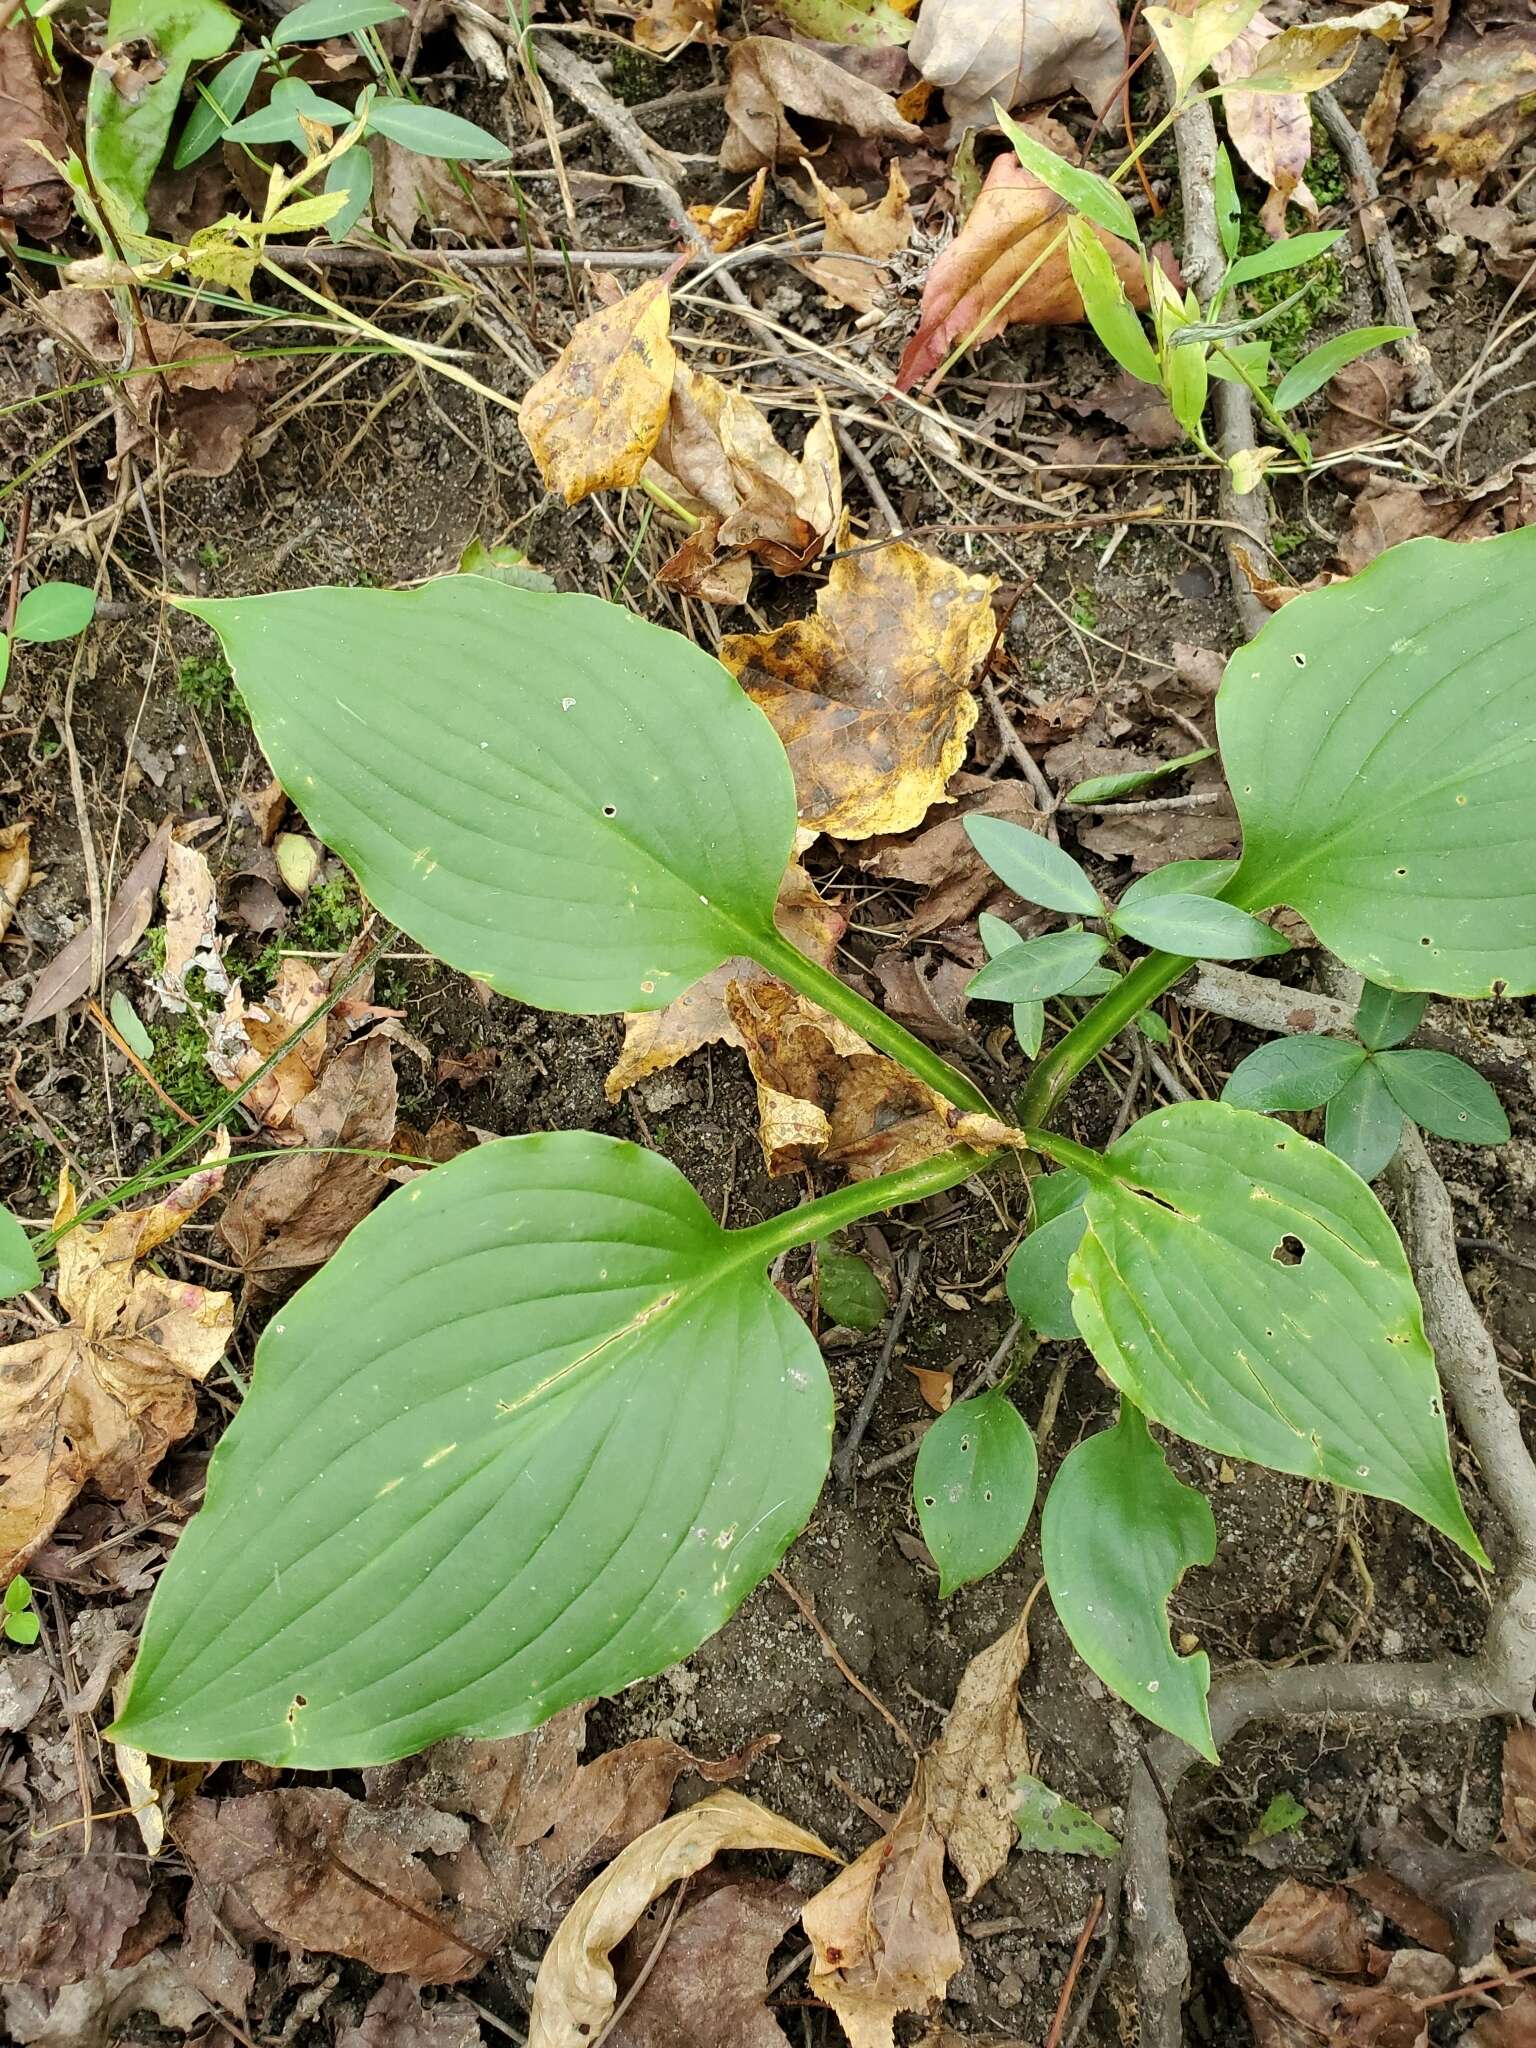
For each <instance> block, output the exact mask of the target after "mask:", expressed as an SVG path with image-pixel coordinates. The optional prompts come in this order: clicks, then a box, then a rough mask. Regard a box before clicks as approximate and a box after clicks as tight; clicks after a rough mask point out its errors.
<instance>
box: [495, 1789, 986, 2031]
mask: <svg viewBox="0 0 1536 2048" xmlns="http://www.w3.org/2000/svg"><path fill="white" fill-rule="evenodd" d="M722 1849H782V1850H785V1851H787V1852H788V1853H790V1854H791V1855H797V1856H822V1857H825V1858H826V1859H827V1861H828V1862H833V1863H835V1862H836V1861H837V1856H836V1853H835V1851H833V1850H831V1849H829V1848H828V1847H827V1845H826V1843H825V1842H823V1841H820V1840H819V1839H818V1838H817V1837H816V1836H815V1835H813V1834H809V1833H808V1832H807V1831H806V1830H805V1829H804V1828H797V1827H795V1826H794V1825H793V1824H792V1823H791V1822H790V1821H787V1820H783V1819H781V1818H780V1816H779V1815H778V1814H776V1813H770V1812H769V1811H768V1809H767V1808H766V1807H764V1806H759V1805H758V1804H757V1803H756V1801H755V1800H751V1799H745V1798H743V1797H742V1795H741V1794H740V1793H739V1792H715V1793H712V1794H711V1795H710V1796H709V1797H708V1798H707V1799H701V1800H700V1801H699V1803H698V1804H697V1805H696V1806H691V1807H689V1808H688V1810H687V1811H686V1812H685V1813H679V1814H674V1815H673V1816H672V1818H671V1819H670V1820H664V1821H662V1822H661V1823H660V1824H659V1825H658V1826H656V1827H653V1828H650V1829H648V1830H647V1831H646V1833H645V1834H643V1835H641V1836H640V1837H639V1838H638V1839H637V1840H636V1841H633V1842H631V1843H630V1845H629V1847H628V1848H627V1849H624V1850H621V1852H620V1853H619V1854H618V1855H617V1856H616V1857H615V1858H614V1860H613V1861H612V1863H610V1864H609V1865H608V1868H607V1869H606V1870H605V1871H603V1872H602V1874H601V1876H599V1877H597V1878H595V1879H594V1880H593V1882H592V1883H591V1884H589V1885H588V1886H587V1888H586V1890H585V1891H584V1892H583V1893H582V1895H581V1897H580V1898H579V1899H578V1900H577V1901H576V1904H575V1905H574V1906H573V1907H572V1909H571V1911H570V1913H569V1914H568V1915H567V1917H566V1919H565V1920H564V1922H563V1923H562V1925H561V1927H560V1929H559V1932H558V1933H557V1934H556V1935H555V1938H554V1940H553V1941H552V1942H551V1943H550V1945H549V1947H548V1948H547V1949H546V1950H545V1952H544V1960H543V1962H542V1963H541V1964H540V1965H539V1974H538V1979H537V1982H536V1983H535V1985H534V1989H533V2006H532V2010H531V2012H530V2014H529V2024H528V2048H586V2044H587V2043H589V2042H590V2041H591V2040H592V2039H593V2038H594V2036H595V2035H596V2034H597V2033H598V2032H599V2030H600V2029H601V2028H602V2027H603V2026H604V2025H605V2024H606V2022H607V2020H608V2018H609V2016H610V2015H611V2014H612V2012H613V2008H614V2004H615V2002H616V1999H617V1990H618V1987H617V1985H616V1982H615V1979H614V1973H613V1965H612V1963H611V1961H610V1960H609V1958H610V1956H611V1954H612V1952H613V1950H614V1949H615V1948H616V1947H617V1946H618V1944H619V1942H621V1941H622V1940H623V1938H624V1936H625V1935H626V1934H628V1933H629V1931H630V1929H631V1928H632V1927H633V1926H634V1925H635V1923H636V1922H637V1921H638V1920H639V1918H640V1915H641V1914H642V1913H643V1912H644V1911H645V1909H646V1907H647V1906H648V1905H650V1903H651V1901H652V1900H653V1899H655V1898H659V1897H660V1895H661V1893H662V1892H664V1891H665V1890H666V1889H667V1887H668V1886H669V1885H673V1884H676V1883H677V1881H678V1879H679V1878H683V1877H687V1876H690V1875H691V1874H692V1873H693V1872H694V1871H697V1870H702V1869H703V1868H704V1866H705V1865H706V1864H707V1863H709V1862H710V1861H711V1860H712V1859H713V1858H714V1857H715V1856H716V1855H718V1854H719V1852H720V1851H721V1850H722ZM957 1960H958V1958H957Z"/></svg>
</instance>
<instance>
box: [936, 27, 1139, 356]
mask: <svg viewBox="0 0 1536 2048" xmlns="http://www.w3.org/2000/svg"><path fill="white" fill-rule="evenodd" d="M1117 47H1118V31H1117ZM1023 125H1024V126H1025V127H1026V128H1027V129H1028V130H1029V131H1030V133H1031V134H1033V135H1036V136H1038V137H1039V139H1040V140H1041V141H1042V142H1044V143H1046V144H1047V145H1048V146H1049V147H1050V148H1052V149H1054V150H1056V151H1057V152H1058V154H1060V155H1063V156H1066V157H1069V158H1075V157H1076V154H1077V150H1076V145H1075V144H1074V143H1073V141H1072V138H1071V137H1070V136H1069V135H1068V134H1067V132H1066V130H1065V129H1064V128H1062V127H1061V125H1060V123H1059V122H1056V121H1052V120H1051V119H1049V117H1047V116H1044V115H1038V116H1036V117H1034V118H1033V119H1031V120H1029V121H1026V122H1025V123H1024V124H1023ZM1065 224H1066V209H1065V207H1064V206H1063V204H1062V202H1061V200H1059V199H1058V198H1057V196H1056V194H1055V193H1054V192H1053V191H1051V189H1050V187H1049V186H1048V185H1044V184H1042V183H1041V181H1040V180H1039V179H1038V178H1037V177H1036V176H1035V175H1034V173H1033V172H1032V171H1027V170H1026V169H1025V168H1024V166H1023V164H1021V163H1020V161H1019V159H1018V158H1017V157H1016V156H1015V155H1014V154H1013V152H1012V151H1011V150H1009V151H1007V152H1006V153H1005V154H1004V155H1002V156H1000V157H998V158H997V160H996V162H995V163H994V164H993V165H992V168H991V169H990V170H989V171H988V172H987V178H986V183H985V184H984V185H983V186H982V188H981V195H980V197H979V198H978V199H977V201H976V204H975V205H974V206H973V207H972V208H971V210H970V212H969V214H967V216H966V220H965V225H964V226H963V227H962V228H961V230H960V232H959V234H958V235H956V237H955V239H954V240H953V241H952V242H951V243H950V245H949V247H948V248H947V249H945V250H944V252H943V254H942V255H941V256H939V257H938V258H937V260H936V261H935V263H934V265H933V268H932V269H931V270H930V271H929V273H928V275H927V277H926V279H925V280H924V282H923V298H922V307H921V310H920V313H919V316H918V323H917V332H916V333H915V334H914V335H913V337H912V339H911V340H910V341H909V342H908V343H907V346H906V349H905V351H904V353H903V355H902V358H901V363H900V365H899V367H898V369H897V372H896V388H897V389H898V390H899V391H910V390H911V388H912V386H913V385H914V384H916V383H918V382H919V380H920V379H922V378H924V377H926V376H928V375H929V374H930V373H931V372H932V371H933V370H935V369H937V368H938V366H939V364H940V363H942V362H943V360H944V358H945V357H946V356H947V355H948V354H949V352H950V350H951V349H952V348H953V347H954V346H955V345H956V343H957V342H960V341H962V340H963V339H964V338H965V336H966V335H968V334H969V333H970V332H971V330H972V328H974V327H978V326H980V332H979V333H978V334H977V336H976V340H977V343H978V344H979V343H981V342H983V341H990V340H992V339H993V337H994V336H996V335H999V334H1001V333H1002V331H1003V329H1004V328H1005V327H1010V326H1013V325H1015V324H1022V325H1024V326H1029V327H1055V326H1073V325H1076V324H1078V323H1079V322H1081V321H1082V319H1083V317H1084V315H1083V301H1082V296H1081V294H1080V293H1079V291H1078V289H1077V286H1076V285H1075V284H1074V283H1073V281H1072V270H1071V266H1070V264H1069V262H1068V260H1067V245H1066V242H1065V240H1063V241H1062V243H1061V246H1060V247H1059V248H1058V249H1056V250H1055V251H1054V252H1053V253H1052V254H1051V255H1050V256H1048V257H1046V258H1045V260H1044V261H1043V262H1040V267H1039V268H1038V269H1037V270H1036V271H1035V272H1034V275H1033V276H1032V277H1031V278H1030V280H1029V282H1028V284H1026V285H1024V286H1023V287H1022V288H1021V289H1020V290H1018V291H1014V292H1013V296H1012V298H1010V299H1009V300H1008V303H1007V304H1006V305H1005V306H1003V308H1002V311H1001V312H998V313H995V314H994V313H993V308H994V307H996V306H998V305H999V304H1000V302H1001V301H1002V300H1003V299H1004V298H1005V297H1006V295H1007V294H1008V293H1009V292H1010V291H1012V289H1013V287H1014V286H1015V285H1016V284H1017V283H1018V281H1019V279H1020V278H1021V277H1023V276H1024V274H1025V272H1026V271H1028V270H1029V269H1030V267H1031V265H1033V264H1035V263H1036V262H1039V259H1040V257H1041V255H1042V252H1043V251H1044V250H1045V249H1046V248H1047V247H1049V245H1050V243H1051V242H1052V241H1053V240H1054V239H1055V238H1056V237H1057V236H1058V235H1060V234H1061V232H1062V229H1063V227H1064V226H1065ZM1094 233H1095V234H1096V235H1097V236H1098V238H1099V240H1100V241H1101V242H1102V243H1103V244H1104V247H1105V248H1106V249H1107V250H1108V251H1109V253H1110V256H1111V258H1112V259H1113V261H1114V265H1115V269H1116V271H1117V273H1118V274H1119V277H1120V282H1121V283H1122V284H1123V285H1124V286H1125V291H1126V296H1127V297H1128V298H1129V299H1130V301H1131V304H1132V305H1133V306H1137V307H1141V308H1145V306H1146V304H1147V287H1146V280H1145V278H1144V276H1143V274H1142V267H1141V258H1140V256H1139V255H1138V254H1137V252H1136V251H1135V250H1134V249H1133V248H1132V247H1131V246H1130V244H1129V243H1128V242H1122V241H1121V240H1120V238H1119V237H1118V236H1117V235H1112V234H1110V232H1109V231H1108V229H1107V228H1098V227H1096V228H1095V229H1094ZM989 315H990V316H991V317H990V318H989V317H988V316H989ZM982 322H985V325H981V323H982Z"/></svg>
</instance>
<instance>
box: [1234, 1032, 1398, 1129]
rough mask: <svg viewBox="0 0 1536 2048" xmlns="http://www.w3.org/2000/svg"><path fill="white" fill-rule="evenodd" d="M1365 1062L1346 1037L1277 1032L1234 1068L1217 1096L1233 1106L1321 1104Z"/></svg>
mask: <svg viewBox="0 0 1536 2048" xmlns="http://www.w3.org/2000/svg"><path fill="white" fill-rule="evenodd" d="M1364 1065H1365V1054H1364V1053H1363V1052H1362V1051H1361V1049H1360V1047H1359V1046H1358V1045H1352V1044H1351V1043H1350V1041H1349V1040H1348V1039H1347V1038H1306V1037H1301V1038H1276V1039H1272V1040H1271V1041H1270V1043H1269V1044H1268V1045H1261V1046H1260V1047H1259V1049H1258V1051H1257V1052H1251V1053H1249V1055H1248V1057H1247V1059H1245V1060H1243V1061H1242V1062H1241V1064H1240V1065H1238V1066H1236V1067H1234V1068H1233V1070H1232V1078H1231V1079H1230V1080H1229V1081H1228V1083H1227V1085H1226V1087H1225V1088H1223V1089H1222V1091H1221V1099H1222V1101H1223V1102H1230V1103H1231V1104H1232V1105H1233V1107H1234V1108H1236V1109H1261V1110H1265V1111H1274V1110H1277V1109H1289V1110H1300V1109H1321V1107H1322V1106H1323V1104H1324V1103H1325V1102H1327V1101H1328V1100H1329V1098H1330V1097H1331V1096H1334V1095H1337V1094H1338V1092H1339V1090H1340V1089H1341V1088H1342V1087H1343V1086H1344V1084H1345V1082H1346V1081H1348V1080H1349V1079H1350V1077H1351V1076H1352V1075H1354V1074H1357V1073H1359V1071H1360V1069H1361V1068H1362V1067H1363V1066H1364Z"/></svg>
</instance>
